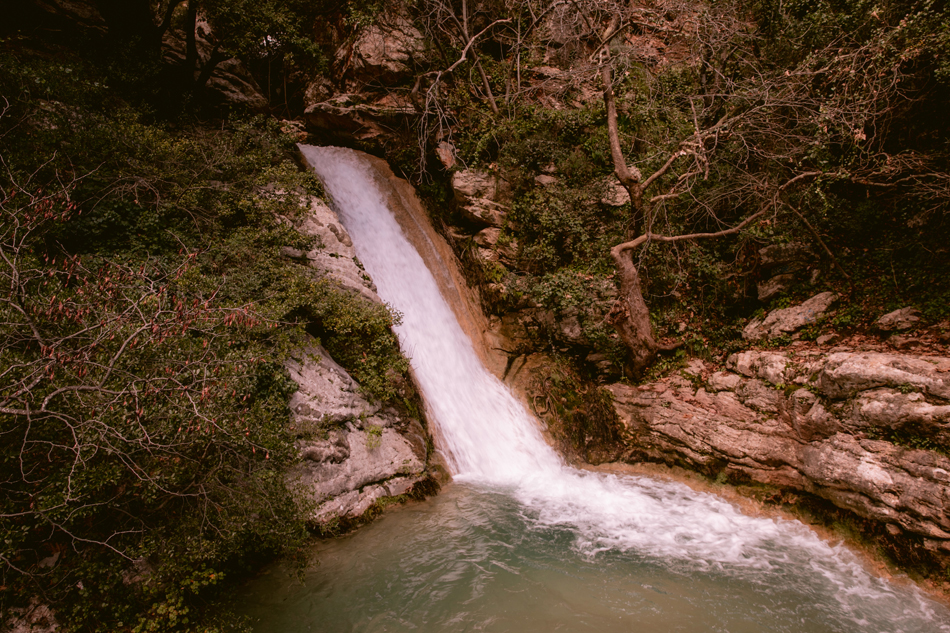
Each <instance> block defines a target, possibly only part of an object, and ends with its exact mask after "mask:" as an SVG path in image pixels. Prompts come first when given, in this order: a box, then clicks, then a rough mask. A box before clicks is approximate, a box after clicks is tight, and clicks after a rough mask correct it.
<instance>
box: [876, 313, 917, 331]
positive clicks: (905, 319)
mask: <svg viewBox="0 0 950 633" xmlns="http://www.w3.org/2000/svg"><path fill="white" fill-rule="evenodd" d="M919 322H920V310H918V309H916V308H911V307H907V308H901V309H900V310H894V311H893V312H888V313H887V314H885V315H884V316H882V317H881V318H879V319H878V320H877V321H875V322H874V327H876V328H877V329H879V330H881V331H882V332H893V331H894V330H909V329H910V328H912V327H915V326H916V325H917V324H918V323H919Z"/></svg>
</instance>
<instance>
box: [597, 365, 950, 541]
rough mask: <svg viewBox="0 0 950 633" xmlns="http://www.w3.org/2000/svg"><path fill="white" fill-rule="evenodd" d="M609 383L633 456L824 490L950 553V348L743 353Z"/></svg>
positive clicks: (836, 499) (841, 503) (837, 500)
mask: <svg viewBox="0 0 950 633" xmlns="http://www.w3.org/2000/svg"><path fill="white" fill-rule="evenodd" d="M727 368H728V371H716V372H711V373H710V372H708V371H706V370H705V368H704V367H703V363H701V362H696V363H694V364H693V365H691V366H690V368H689V369H688V370H687V371H684V372H683V374H682V375H680V376H673V377H671V378H667V379H664V380H661V381H658V382H655V383H651V384H646V385H641V386H639V387H634V386H629V385H622V384H615V385H611V386H610V387H609V389H610V391H611V393H612V394H613V396H614V398H615V405H614V406H615V409H616V411H617V413H618V415H619V416H620V418H621V420H622V421H623V424H624V426H625V429H626V432H627V434H628V435H627V437H628V439H627V442H628V445H629V447H630V450H631V457H634V456H636V457H639V458H640V459H647V460H651V461H662V462H666V463H669V464H677V465H683V466H685V467H687V468H690V469H698V470H700V471H704V472H706V473H707V474H710V475H716V474H719V473H724V474H726V475H728V476H732V477H735V478H738V479H740V480H742V479H744V480H751V481H754V482H758V483H763V484H769V485H773V486H779V487H783V488H791V489H795V490H800V491H805V492H809V493H812V494H815V495H818V496H820V497H822V498H824V499H827V500H828V501H831V502H832V503H833V504H834V505H836V506H838V507H840V508H844V509H847V510H850V511H852V512H854V513H856V514H858V515H859V516H862V517H866V518H869V519H874V520H877V521H881V522H883V523H885V524H887V526H888V528H889V530H891V531H892V533H898V532H907V533H909V534H910V535H914V536H916V537H919V538H920V539H922V542H923V544H924V546H925V547H926V548H927V549H930V550H933V551H935V552H937V553H939V554H941V555H950V487H948V484H950V459H948V458H947V457H946V456H945V455H946V452H947V450H948V449H950V358H947V357H925V356H909V355H899V354H884V353H876V352H875V353H858V352H838V353H832V354H828V355H824V354H821V353H817V352H814V353H807V354H805V353H801V354H797V355H793V354H792V353H789V352H781V353H779V352H768V351H747V352H741V353H739V354H734V355H733V356H731V357H730V358H729V360H728V362H727Z"/></svg>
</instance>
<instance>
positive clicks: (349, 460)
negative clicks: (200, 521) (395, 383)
mask: <svg viewBox="0 0 950 633" xmlns="http://www.w3.org/2000/svg"><path fill="white" fill-rule="evenodd" d="M287 369H288V371H289V372H290V376H291V378H293V380H294V381H295V382H296V383H297V384H298V386H299V390H298V391H297V392H296V393H295V394H294V395H293V396H292V397H291V401H290V409H291V415H292V421H291V425H292V430H293V431H294V432H295V433H296V434H297V437H298V441H297V446H298V448H299V450H300V455H301V458H302V461H301V463H300V464H299V465H297V466H296V467H295V468H294V469H293V470H292V471H291V472H290V473H289V475H288V476H289V480H290V482H291V484H292V485H294V486H297V487H298V489H299V490H300V491H301V493H302V494H304V495H305V496H306V497H308V498H310V499H311V500H312V501H313V503H314V508H315V509H314V512H313V515H312V517H313V519H314V520H315V521H317V522H319V523H325V522H327V521H331V520H333V519H336V518H351V519H352V518H357V517H359V516H360V515H362V514H363V513H364V512H366V510H367V509H369V507H370V506H371V505H372V504H373V503H374V502H375V501H376V500H377V499H379V498H381V497H392V496H397V495H401V494H405V493H406V492H408V491H409V490H411V489H412V487H413V486H414V485H415V484H416V483H418V482H420V481H422V480H423V479H425V477H426V475H425V469H426V458H427V452H428V450H427V446H428V444H427V439H426V433H425V430H424V429H423V427H422V425H421V423H420V422H419V421H418V420H415V419H412V418H405V417H402V416H400V415H399V414H398V413H397V412H395V411H393V410H384V411H381V410H380V406H379V405H378V404H375V403H372V402H369V401H368V400H367V399H366V398H364V397H363V396H362V395H361V394H360V392H359V385H358V384H357V383H356V381H355V380H353V379H352V378H351V377H350V376H349V374H347V373H346V371H344V370H343V368H342V367H340V366H339V365H337V364H336V363H335V362H334V361H333V359H332V358H330V356H329V355H328V354H327V353H326V351H325V350H324V349H323V348H321V347H319V346H313V347H310V348H307V349H305V350H302V351H300V352H299V353H297V354H296V355H295V357H294V358H293V359H291V361H289V362H288V364H287Z"/></svg>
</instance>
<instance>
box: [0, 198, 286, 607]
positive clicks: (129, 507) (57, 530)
mask: <svg viewBox="0 0 950 633" xmlns="http://www.w3.org/2000/svg"><path fill="white" fill-rule="evenodd" d="M72 188H73V187H72V185H71V184H67V185H65V186H62V187H58V188H57V187H50V186H46V187H42V188H41V187H38V186H36V184H35V183H32V182H30V181H29V180H27V181H25V182H13V183H10V182H9V181H8V186H4V188H3V190H2V192H0V227H3V228H2V230H0V286H2V290H0V327H2V331H3V336H2V338H0V367H2V369H0V435H2V436H3V438H4V448H3V450H2V451H0V487H2V489H3V495H2V498H3V501H2V503H0V533H2V534H3V537H4V540H3V545H2V547H0V568H2V569H0V574H2V577H3V584H4V585H5V589H6V590H13V591H19V592H22V594H23V595H25V596H26V597H29V595H31V594H32V592H35V591H37V590H40V591H45V590H46V589H45V587H49V586H52V584H53V582H54V581H55V582H57V583H61V582H62V581H63V580H64V579H67V580H68V578H69V577H70V575H71V574H72V573H76V571H77V570H78V569H80V568H81V567H82V565H84V564H89V562H90V561H95V560H97V558H101V557H103V556H105V558H106V559H109V560H112V562H111V563H109V564H110V565H112V566H113V569H116V570H121V569H122V568H125V569H132V568H134V567H135V565H136V564H137V563H136V562H135V561H140V562H141V561H147V560H149V558H150V557H151V556H152V555H153V554H154V553H155V552H154V551H153V549H154V547H155V546H156V545H158V543H160V542H163V543H164V544H163V547H165V548H181V549H180V551H178V552H177V556H179V557H181V558H180V559H179V560H178V561H177V563H174V564H181V565H183V566H184V567H185V568H186V569H188V567H187V566H188V564H194V562H195V561H194V559H195V558H196V557H197V558H200V557H201V556H203V555H206V554H202V553H201V548H209V547H211V548H218V549H219V551H220V552H221V553H224V552H226V551H227V550H228V548H231V547H234V546H235V544H236V545H237V546H238V547H240V546H241V545H240V544H241V542H242V540H243V539H244V538H246V534H247V533H249V532H253V531H254V530H260V531H261V532H259V533H266V531H267V530H270V531H271V532H272V534H274V535H275V537H278V538H279V535H280V534H282V533H285V532H286V528H290V529H291V531H292V530H293V528H292V527H291V526H292V525H293V524H294V523H293V521H290V522H288V518H289V517H293V516H294V514H295V513H296V510H295V509H294V506H293V503H292V502H291V500H290V497H289V496H288V494H287V492H286V490H285V489H284V488H283V482H282V479H281V478H280V477H279V476H278V474H277V473H278V472H279V468H280V467H281V465H282V464H286V463H287V462H288V461H289V460H292V459H294V457H295V456H294V455H293V449H292V446H291V444H290V442H289V441H288V440H287V438H286V437H285V430H284V428H283V422H284V415H285V402H286V397H287V394H288V387H289V386H290V383H289V382H286V379H285V378H282V376H283V372H282V369H281V368H280V367H279V366H278V367H275V366H274V365H273V364H272V363H271V362H270V361H269V360H268V355H269V353H270V352H271V351H272V350H270V349H269V345H268V344H267V336H268V332H269V331H270V329H271V324H270V323H268V322H267V321H265V320H262V319H261V317H260V316H258V315H257V314H255V310H254V308H253V306H251V305H243V306H240V305H239V306H228V305H225V304H222V303H221V302H220V301H218V300H217V299H216V297H215V294H216V293H215V292H214V291H213V290H212V291H211V292H210V293H209V292H208V291H207V289H205V288H202V287H201V285H200V284H196V276H195V274H194V273H195V271H194V270H193V268H194V266H195V254H194V253H191V254H188V253H185V254H183V255H182V258H181V260H180V261H179V262H178V263H176V264H173V265H171V266H169V265H167V264H165V263H163V262H161V261H159V260H155V259H144V260H140V261H135V262H130V261H120V260H116V259H104V258H97V257H89V256H87V257H80V256H70V255H67V254H60V255H55V254H53V253H55V251H53V252H52V253H51V252H50V251H49V250H48V249H47V248H46V246H45V244H44V239H43V238H44V236H46V235H49V233H50V231H51V229H52V228H53V227H51V225H55V224H57V223H63V222H68V221H69V220H70V219H71V216H73V215H75V214H76V213H78V212H79V209H78V208H77V206H76V205H75V203H73V202H72V201H71V199H70V193H71V190H72ZM285 383H286V384H285ZM262 525H263V526H265V527H264V528H263V530H262V529H261V527H260V526H262ZM254 526H257V527H254ZM282 526H283V527H282ZM188 531H192V532H193V534H192V536H191V537H190V538H191V540H192V546H190V547H189V546H183V545H184V544H185V543H187V542H188V541H187V540H185V539H183V538H181V537H182V536H184V533H187V532H188ZM163 535H164V538H163ZM285 536H289V535H288V534H285ZM156 538H158V539H159V540H158V541H156V540H155V539H156ZM195 546H197V547H195ZM271 546H273V547H277V546H278V544H277V542H276V541H275V542H274V543H272V544H271ZM73 553H82V556H80V557H79V558H77V557H75V556H72V554H73ZM171 553H172V552H170V551H165V552H163V554H162V556H161V557H159V558H155V559H154V562H158V561H159V560H161V561H163V564H164V565H167V564H169V563H170V561H172V560H174V556H173V557H172V558H169V557H168V556H169V555H170V554H171ZM110 557H111V558H110ZM213 558H214V557H211V559H213ZM211 559H209V560H211ZM44 560H46V562H45V563H44V562H43V561H44ZM189 561H190V563H189ZM56 563H59V564H56ZM206 564H207V563H206ZM212 564H214V563H212ZM86 573H90V572H89V570H88V569H87V571H86ZM154 573H156V574H165V573H168V570H163V569H155V570H154ZM172 576H174V574H172ZM34 582H35V583H37V584H36V585H33V583H34ZM75 583H76V579H74V580H72V581H70V582H68V583H67V584H66V586H67V587H72V586H73V585H75ZM156 588H158V587H156ZM100 590H102V591H106V590H107V588H106V587H103V588H101V589H100V588H98V587H92V586H90V587H88V588H86V589H82V583H80V589H79V591H80V593H81V592H82V591H86V592H87V593H88V599H95V596H96V593H97V592H98V591H100ZM70 591H73V592H75V589H70ZM90 592H91V593H90ZM109 602H111V600H109Z"/></svg>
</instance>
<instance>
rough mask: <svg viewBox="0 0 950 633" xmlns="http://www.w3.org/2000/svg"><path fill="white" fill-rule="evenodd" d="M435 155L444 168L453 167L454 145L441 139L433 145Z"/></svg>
mask: <svg viewBox="0 0 950 633" xmlns="http://www.w3.org/2000/svg"><path fill="white" fill-rule="evenodd" d="M435 155H436V156H438V157H439V162H440V163H442V166H443V167H445V168H446V169H452V168H453V167H455V146H454V145H452V144H451V143H447V142H446V141H441V142H440V143H439V144H438V145H436V147H435Z"/></svg>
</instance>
